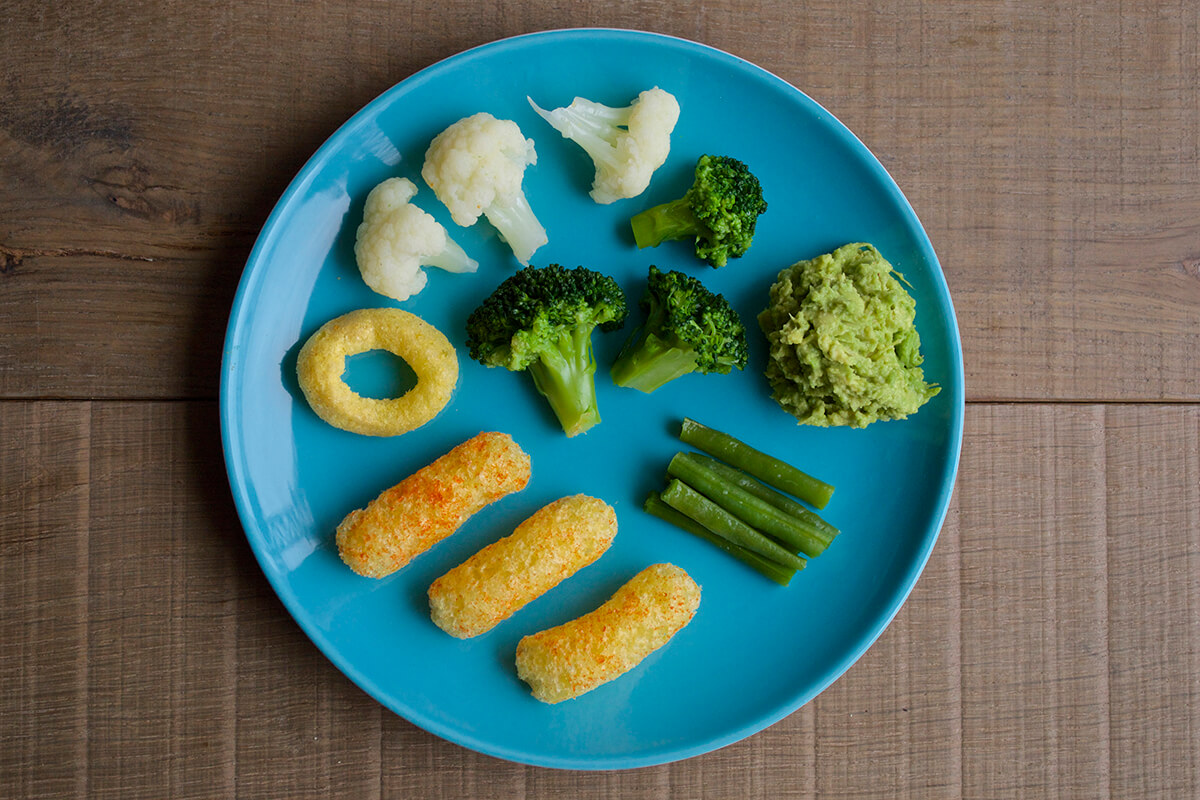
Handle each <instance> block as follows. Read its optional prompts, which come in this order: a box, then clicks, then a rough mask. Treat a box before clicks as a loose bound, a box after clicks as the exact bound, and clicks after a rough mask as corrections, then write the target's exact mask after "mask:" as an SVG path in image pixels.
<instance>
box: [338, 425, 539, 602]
mask: <svg viewBox="0 0 1200 800" xmlns="http://www.w3.org/2000/svg"><path fill="white" fill-rule="evenodd" d="M527 483H529V456H528V455H526V454H525V451H523V450H522V449H521V448H520V446H519V445H518V444H517V443H516V442H514V441H513V439H512V437H511V436H509V435H508V434H506V433H481V434H479V435H477V436H474V437H472V438H471V439H468V440H467V441H465V442H463V443H462V444H460V445H458V446H457V447H455V448H454V449H453V450H451V451H450V452H449V453H446V454H445V455H444V456H442V457H441V458H439V459H438V460H436V461H434V462H433V463H432V464H430V465H429V466H426V467H422V468H421V469H419V470H417V471H416V472H414V473H413V474H412V475H409V476H408V477H407V478H405V479H404V480H402V481H400V483H398V484H396V485H395V486H393V487H392V488H390V489H388V490H387V491H385V492H384V493H383V494H381V495H379V496H378V497H376V498H375V499H374V500H372V501H371V502H370V503H369V504H368V505H367V507H366V508H364V509H359V510H357V511H351V512H350V513H349V514H347V515H346V518H345V519H344V520H342V523H341V524H340V525H338V528H337V546H338V553H339V554H340V555H341V557H342V560H343V561H345V562H346V564H347V565H349V567H350V569H352V570H354V571H355V572H357V573H358V574H359V575H365V576H366V577H368V578H383V577H386V576H388V575H391V574H392V573H393V572H395V571H396V570H398V569H400V568H401V567H403V566H404V565H405V564H407V563H408V562H409V561H411V560H412V559H413V558H414V557H415V556H418V555H420V554H421V553H424V552H425V551H426V550H428V549H429V548H431V547H433V546H434V545H435V544H437V543H438V542H440V541H441V540H442V539H445V538H446V537H447V536H449V535H450V534H452V533H454V532H455V531H456V530H458V528H459V526H461V525H462V524H463V523H464V522H466V521H467V519H468V518H469V517H470V516H471V515H472V514H474V513H475V512H477V511H479V510H480V509H481V508H483V507H484V506H486V505H488V504H489V503H494V502H495V501H497V500H499V499H500V498H501V497H504V496H505V495H508V494H512V493H513V492H518V491H520V490H521V489H524V488H525V485H526V484H527Z"/></svg>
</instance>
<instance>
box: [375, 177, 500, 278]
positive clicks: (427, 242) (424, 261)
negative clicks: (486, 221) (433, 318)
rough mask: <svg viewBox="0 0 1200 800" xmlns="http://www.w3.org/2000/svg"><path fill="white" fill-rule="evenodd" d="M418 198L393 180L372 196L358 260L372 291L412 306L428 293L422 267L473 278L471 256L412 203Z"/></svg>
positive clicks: (405, 181) (406, 182)
mask: <svg viewBox="0 0 1200 800" xmlns="http://www.w3.org/2000/svg"><path fill="white" fill-rule="evenodd" d="M416 193H417V187H416V184H414V183H413V182H412V181H410V180H408V179H407V178H388V179H387V180H385V181H384V182H383V183H381V184H379V185H378V186H376V187H375V188H374V189H372V190H371V193H370V194H368V195H367V203H366V206H365V207H364V208H363V221H362V224H360V225H359V226H358V233H357V235H356V236H355V241H354V257H355V260H356V261H357V262H358V270H359V272H361V273H362V276H363V280H364V281H366V283H367V286H370V287H371V288H372V289H373V290H374V291H376V292H379V293H380V294H382V295H387V296H388V297H391V298H392V299H394V300H407V299H408V298H410V297H412V296H413V295H414V294H416V293H417V292H419V291H421V290H422V289H424V288H425V282H426V280H427V278H426V276H425V273H424V272H423V271H422V270H421V267H422V266H427V267H440V268H441V269H444V270H447V271H448V272H474V271H475V270H477V269H478V268H479V263H478V262H476V261H475V260H474V259H472V258H470V257H469V256H467V254H466V253H465V252H464V251H463V249H462V248H461V247H459V246H458V245H457V244H456V243H455V242H454V241H453V240H452V239H451V238H450V237H449V236H448V235H447V234H446V229H445V228H443V227H442V226H441V225H440V224H439V223H438V221H437V220H435V219H434V218H433V217H431V216H430V215H429V214H426V213H425V212H424V211H422V210H421V209H419V208H417V207H416V206H414V205H412V204H411V203H410V202H409V201H410V200H412V198H413V196H414V195H416Z"/></svg>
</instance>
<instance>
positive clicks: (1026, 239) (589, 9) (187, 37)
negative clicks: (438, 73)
mask: <svg viewBox="0 0 1200 800" xmlns="http://www.w3.org/2000/svg"><path fill="white" fill-rule="evenodd" d="M577 26H611V27H627V28H642V29H648V30H653V31H660V32H665V33H670V34H674V35H678V36H683V37H687V38H691V39H695V40H698V41H701V42H705V43H707V44H710V45H714V46H716V47H719V48H722V49H725V50H728V51H730V52H732V53H735V54H737V55H740V56H743V57H745V58H747V59H749V60H751V61H754V62H756V63H758V64H760V65H762V66H763V67H766V68H767V69H769V70H771V71H773V72H775V73H776V74H778V75H780V76H781V77H783V78H784V79H786V80H788V81H790V82H791V83H793V84H794V85H796V86H798V87H800V88H802V89H803V90H804V91H806V92H807V93H809V94H810V95H811V96H812V97H814V98H815V99H816V100H817V101H818V102H820V103H821V104H823V105H824V106H826V107H827V108H829V109H830V110H831V111H833V112H834V113H835V114H836V115H838V116H839V118H840V119H842V120H843V121H844V122H845V123H846V124H847V125H848V126H849V127H850V128H851V129H852V130H854V131H855V132H856V133H857V134H858V135H859V136H860V137H861V138H862V139H863V140H864V141H865V142H866V144H867V145H868V146H869V147H871V148H872V149H873V151H874V152H875V153H876V154H877V155H878V156H879V158H880V159H881V160H882V162H883V163H884V165H885V166H886V167H887V168H888V169H889V170H890V171H891V172H892V174H893V175H894V176H895V178H896V180H897V182H898V183H899V185H900V186H901V187H902V188H903V189H904V191H905V192H906V194H907V195H908V197H909V199H910V200H911V201H912V203H913V205H914V207H915V208H916V211H917V213H918V215H919V216H920V217H921V218H922V220H923V222H924V224H925V226H926V228H927V230H928V232H929V234H930V237H931V238H932V240H933V242H934V244H935V247H936V248H937V250H938V252H939V255H940V257H941V260H942V263H943V266H944V270H945V273H946V277H947V280H948V282H949V285H950V289H951V292H952V295H953V297H954V301H955V303H956V306H957V311H958V315H959V324H960V326H961V329H962V336H963V349H964V352H965V358H966V377H967V389H968V406H967V414H966V437H965V441H964V447H963V456H962V466H961V470H960V473H959V480H958V484H957V488H956V494H955V500H954V503H953V505H952V507H951V509H950V513H949V516H948V518H947V521H946V524H945V527H944V529H943V531H942V535H941V539H940V541H939V543H938V545H937V547H936V549H935V551H934V554H933V557H932V560H931V561H930V562H929V565H928V568H927V570H926V572H925V575H924V577H923V578H922V579H921V581H920V583H919V584H918V586H917V588H916V590H915V592H914V593H913V595H912V597H911V599H910V601H909V602H908V604H907V605H906V606H905V608H904V609H903V610H902V612H901V613H900V615H899V617H898V618H897V619H896V620H895V622H894V623H893V624H892V625H891V627H890V628H889V629H888V631H887V632H886V633H885V634H884V635H883V637H882V638H881V639H880V641H879V642H878V643H877V644H876V645H875V646H874V647H873V648H872V649H871V650H870V651H869V652H868V654H867V655H866V656H865V657H864V658H863V659H862V660H861V661H860V662H859V663H858V664H857V665H856V666H854V667H853V668H852V669H851V670H850V671H849V672H848V673H847V674H846V675H845V676H844V677H842V678H841V679H840V680H839V681H837V683H836V684H834V685H833V686H832V687H831V688H830V689H829V690H827V691H826V692H825V693H824V694H822V695H821V696H820V697H819V698H818V699H817V700H815V701H814V702H812V703H810V704H809V705H807V706H806V707H804V708H802V709H801V710H800V711H798V712H796V713H795V714H793V715H792V716H790V717H789V718H787V719H785V720H784V721H782V722H780V723H779V724H777V725H775V726H774V727H772V728H770V729H768V730H766V731H764V732H762V733H760V734H758V735H756V736H753V737H751V738H750V739H748V740H745V741H743V742H741V743H738V744H735V745H732V746H730V747H728V748H726V749H724V750H720V751H717V752H714V753H711V754H709V755H706V756H702V757H699V758H695V759H692V760H689V761H685V762H681V763H675V764H671V765H666V766H661V767H653V768H647V769H641V770H636V771H629V772H618V773H573V772H560V771H551V770H543V769H537V768H531V767H523V766H518V765H514V764H510V763H507V762H502V761H498V760H495V759H492V758H489V757H485V756H480V755H477V754H474V753H472V752H469V751H467V750H464V749H462V748H460V747H458V746H455V745H453V744H449V743H447V742H445V741H442V740H440V739H438V738H436V737H434V736H432V735H430V734H427V733H425V732H423V731H421V730H419V729H417V728H415V727H413V726H412V725H410V724H409V723H407V722H406V721H404V720H403V719H400V718H398V717H396V716H395V715H393V714H392V713H391V712H388V711H386V710H385V709H383V708H382V707H380V706H379V705H378V704H377V703H375V702H374V701H373V700H371V699H370V698H368V697H367V696H366V695H364V694H363V693H362V692H361V691H360V690H358V689H357V688H356V687H355V686H354V685H353V684H351V683H350V681H349V680H347V679H346V678H345V677H344V676H343V675H342V674H341V673H339V672H338V671H337V670H336V669H335V668H334V667H333V666H332V665H331V664H330V663H329V662H328V661H326V659H325V658H324V657H323V656H322V655H321V654H320V653H319V652H318V651H317V649H316V648H315V647H314V646H313V645H312V644H311V643H310V642H309V640H308V639H307V638H306V637H305V636H304V635H303V633H302V632H301V631H300V629H299V628H298V627H297V626H296V625H295V624H294V623H293V622H292V621H291V619H290V618H289V617H288V615H287V614H286V613H285V611H284V609H283V607H282V606H281V604H280V603H279V601H278V600H277V599H276V598H275V596H274V595H273V593H272V592H271V590H270V588H269V586H268V584H267V582H266V580H265V579H264V578H263V575H262V573H261V572H260V570H259V569H258V567H257V564H256V563H255V561H254V559H253V557H252V555H251V553H250V550H249V548H248V546H247V544H246V541H245V538H244V535H243V533H242V530H241V528H240V526H239V523H238V520H237V517H236V515H235V512H234V508H233V504H232V501H231V500H230V496H229V489H228V485H227V483H226V478H225V473H224V468H223V461H222V454H221V448H220V443H219V435H218V422H217V392H218V366H219V361H220V356H221V345H222V337H223V333H224V326H225V321H226V319H227V315H228V311H229V307H230V303H231V301H232V298H233V293H234V290H235V288H236V285H237V281H238V277H239V274H240V271H241V269H242V266H243V265H244V263H245V260H246V256H247V254H248V252H249V249H250V246H251V244H252V243H253V241H254V237H255V234H256V232H257V230H258V229H259V227H260V226H261V224H262V223H263V221H264V219H265V217H266V215H267V213H268V211H269V210H270V208H271V207H272V205H273V203H274V202H275V200H276V198H277V197H278V196H279V194H280V192H281V191H282V189H283V188H284V186H285V185H286V184H287V182H288V180H289V179H290V177H291V176H292V175H293V174H294V172H295V171H296V170H297V169H298V168H299V167H300V166H301V164H303V162H304V161H305V160H306V158H307V157H308V156H309V155H310V154H311V153H312V151H313V150H314V149H315V148H316V147H317V146H318V145H319V144H320V143H321V141H322V140H323V139H324V138H325V137H326V136H328V135H329V134H330V133H331V132H332V131H333V130H334V129H335V128H336V127H337V126H338V125H339V124H340V123H341V122H342V121H344V120H345V119H346V118H348V117H349V116H350V115H351V114H352V113H353V112H354V111H355V110H357V109H358V108H359V107H360V106H362V105H363V104H364V103H365V102H367V101H368V100H370V99H371V98H372V97H374V96H375V95H377V94H378V93H380V92H381V91H383V90H384V89H386V88H387V87H389V86H391V85H392V84H394V83H396V82H397V81H399V80H401V79H403V78H404V77H406V76H408V75H410V74H412V73H413V72H414V71H416V70H418V69H420V68H421V67H424V66H426V65H428V64H430V63H432V62H434V61H436V60H438V59H441V58H443V57H446V56H449V55H451V54H453V53H455V52H457V51H459V50H462V49H463V48H466V47H469V46H472V45H477V44H481V43H484V42H487V41H489V40H493V39H497V38H501V37H505V36H510V35H514V34H519V33H523V32H527V31H533V30H538V29H547V28H557V27H577ZM3 31H4V46H3V49H2V50H0V66H2V73H0V74H2V78H0V98H2V100H0V187H2V188H3V193H2V194H0V448H2V450H0V452H2V456H3V457H2V458H0V547H2V551H0V608H2V609H3V612H2V614H0V643H2V646H3V650H2V654H0V687H2V688H0V796H4V797H11V798H18V797H19V798H32V797H39V798H68V797H84V796H86V797H119V798H162V797H171V798H185V797H206V798H207V797H235V796H236V797H241V798H253V797H271V798H281V797H286V798H300V797H354V798H373V797H406V798H407V797H413V798H416V797H437V798H459V797H462V798H467V797H470V798H484V797H497V798H499V797H529V798H557V797H585V796H587V797H591V796H596V797H608V798H642V797H644V798H651V797H653V798H659V797H667V796H671V797H680V798H697V797H713V798H726V797H733V796H737V797H747V798H782V797H810V796H815V797H831V798H832V797H862V798H878V797H914V798H936V797H951V798H952V797H962V796H966V797H977V798H1000V797H1023V798H1024V797H1081V798H1107V797H1113V798H1133V797H1164V798H1184V797H1197V796H1200V766H1198V765H1200V358H1197V355H1198V354H1200V6H1198V5H1197V4H1196V3H1195V2H1194V1H1193V0H1173V1H1171V2H1167V0H1163V2H1151V1H1150V0H1144V1H1139V2H1133V1H1127V2H1120V3H1118V2H1114V1H1113V0H1098V1H1097V2H1094V3H1078V4H1070V5H1068V4H1059V3H1051V2H1028V3H999V2H967V0H953V1H951V2H945V3H922V2H919V0H899V1H898V2H878V3H843V2H833V0H813V2H808V3H804V4H792V3H788V2H778V1H772V0H759V1H758V2H745V3H736V2H733V1H732V0H709V2H702V3H697V4H694V5H690V6H686V7H681V8H678V9H677V8H675V7H674V6H673V5H672V4H670V3H666V2H663V1H662V0H648V1H647V2H641V3H637V4H631V5H630V6H629V7H625V6H622V5H620V4H616V3H606V4H595V5H591V4H586V3H564V2H548V1H545V0H515V1H514V2H489V1H488V0H484V2H470V3H468V2H460V0H444V2H442V3H440V4H425V3H413V2H370V3H355V4H345V5H338V4H335V3H328V2H307V3H284V2H280V1H279V0H246V1H245V2H241V3H230V4H225V3H214V2H182V1H181V0H168V1H167V2H159V3H109V4H105V3H85V2H80V1H79V0H63V2H57V3H43V2H32V1H31V0H10V2H8V3H7V4H5V10H4V12H3Z"/></svg>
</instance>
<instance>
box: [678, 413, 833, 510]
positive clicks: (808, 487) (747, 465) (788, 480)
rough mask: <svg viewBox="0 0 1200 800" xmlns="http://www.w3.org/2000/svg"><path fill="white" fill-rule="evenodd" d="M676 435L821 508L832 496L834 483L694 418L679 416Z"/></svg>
mask: <svg viewBox="0 0 1200 800" xmlns="http://www.w3.org/2000/svg"><path fill="white" fill-rule="evenodd" d="M679 438H680V440H681V441H682V442H683V443H684V444H690V445H691V446H692V447H695V448H696V449H698V450H703V451H704V452H706V453H708V454H709V455H710V456H714V457H716V458H719V459H721V460H722V461H724V462H726V463H728V464H730V465H732V466H734V467H736V468H738V469H740V470H741V471H742V472H747V473H749V474H750V475H753V476H754V477H756V478H758V479H759V480H760V481H762V482H763V483H766V484H769V485H771V486H774V487H775V488H776V489H778V490H780V491H781V492H788V493H790V494H793V495H795V496H796V497H799V498H800V499H801V500H803V501H804V502H806V503H808V504H810V505H812V506H814V507H816V508H824V507H825V506H826V504H828V503H829V499H830V498H831V497H833V488H834V487H833V486H831V485H829V484H828V483H826V482H825V481H822V480H819V479H818V478H814V477H813V476H812V475H809V474H808V473H806V472H804V471H803V470H800V469H797V468H796V467H794V466H792V465H791V464H789V463H787V462H786V461H783V460H781V459H778V458H776V457H775V456H772V455H768V454H766V453H764V452H762V451H761V450H757V449H755V448H753V447H751V446H750V445H748V444H746V443H745V442H743V441H741V440H740V439H735V438H734V437H732V436H730V435H729V434H728V433H725V432H723V431H719V430H716V429H714V428H710V427H708V426H707V425H702V424H701V423H699V422H697V421H696V420H694V419H690V418H685V419H684V420H683V425H682V427H681V428H680V429H679Z"/></svg>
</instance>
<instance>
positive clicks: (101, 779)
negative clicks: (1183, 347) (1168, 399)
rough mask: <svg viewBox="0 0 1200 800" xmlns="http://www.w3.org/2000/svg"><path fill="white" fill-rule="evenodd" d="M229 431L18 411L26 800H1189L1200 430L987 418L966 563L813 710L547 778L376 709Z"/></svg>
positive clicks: (961, 558) (13, 466)
mask: <svg viewBox="0 0 1200 800" xmlns="http://www.w3.org/2000/svg"><path fill="white" fill-rule="evenodd" d="M215 413H216V410H215V407H214V404H212V403H211V402H196V403H153V402H134V403H100V404H94V403H93V404H88V403H73V402H69V403H55V402H16V401H13V402H6V403H0V446H3V448H4V450H5V452H19V453H24V454H27V457H24V458H22V459H20V460H15V461H14V460H12V459H5V460H3V461H0V500H2V501H3V505H2V506H0V510H2V512H0V513H2V514H3V516H2V517H0V519H2V520H3V526H0V532H2V535H3V538H2V539H0V548H2V552H3V554H4V558H3V560H0V570H3V573H2V574H0V578H2V579H3V580H2V582H0V592H3V595H2V596H0V600H2V601H3V603H4V607H5V609H6V610H7V611H6V614H5V615H4V616H3V617H2V618H0V632H2V634H3V637H4V639H3V640H4V641H5V643H6V652H5V654H4V656H3V657H2V658H0V685H2V686H3V690H2V692H0V790H2V791H0V793H2V794H3V795H4V796H6V797H22V798H43V797H45V798H50V797H54V798H69V797H122V798H142V797H145V798H155V797H164V796H169V797H174V798H188V797H214V796H227V797H233V796H237V797H245V798H256V797H264V798H266V797H280V796H288V797H294V798H303V797H330V796H351V795H353V796H356V797H366V798H383V797H434V798H442V799H448V798H511V797H517V798H549V797H564V796H581V797H583V796H586V797H598V798H614V799H615V798H643V797H644V798H660V797H680V798H684V797H686V798H705V797H713V798H717V797H729V796H731V794H733V793H735V792H736V794H737V795H738V796H745V797H747V798H767V797H771V798H776V797H784V798H786V797H797V798H799V797H820V798H875V797H884V796H886V797H899V798H905V797H911V798H935V797H988V798H1007V797H1013V798H1017V797H1030V796H1039V797H1072V796H1081V797H1088V798H1107V797H1113V798H1119V797H1134V796H1137V797H1170V798H1177V797H1190V796H1195V794H1196V793H1197V792H1200V775H1198V774H1197V769H1196V766H1195V765H1196V764H1197V763H1198V762H1197V755H1198V748H1200V705H1198V704H1197V695H1198V692H1200V677H1198V676H1200V669H1198V668H1200V664H1198V663H1197V661H1198V660H1200V656H1198V653H1200V623H1198V621H1197V615H1196V609H1197V608H1198V607H1200V569H1197V566H1198V564H1197V560H1198V559H1200V406H1196V405H1176V406H1152V407H1143V406H1122V405H1078V406H1071V407H1066V408H1064V407H1054V406H1042V405H1026V404H1016V405H1011V404H980V405H972V406H971V407H970V408H969V413H968V419H967V439H966V441H967V446H966V448H965V449H964V452H963V462H962V471H961V478H960V482H959V485H958V488H957V494H956V499H955V501H954V503H953V504H952V508H951V511H950V514H949V516H948V517H947V521H946V524H945V526H944V528H943V532H942V536H941V538H940V540H939V542H938V545H937V547H936V548H935V550H934V553H933V556H932V557H931V559H930V562H929V564H928V567H927V568H926V571H925V573H924V575H923V576H922V578H921V580H920V582H919V583H918V584H917V587H916V589H915V590H914V592H913V594H912V596H911V597H910V599H909V601H908V603H907V604H906V605H905V606H904V608H903V609H902V610H901V612H900V614H899V616H898V617H897V619H896V620H895V621H894V623H893V624H892V625H891V626H890V627H889V628H888V630H887V631H886V632H885V633H884V634H883V636H882V637H881V639H880V640H879V641H878V642H877V643H876V644H875V646H874V647H872V648H871V649H870V650H869V651H868V652H867V654H866V655H865V656H864V657H863V658H862V659H861V660H860V661H859V662H858V663H857V664H856V665H855V666H854V667H853V668H851V670H850V671H849V672H848V673H847V674H846V675H844V676H843V677H842V678H841V679H839V680H838V681H837V682H836V683H835V684H834V685H833V686H832V687H830V689H828V690H827V691H826V692H825V693H823V694H822V695H821V696H819V697H818V698H817V699H816V700H815V701H814V702H813V703H811V704H809V705H808V706H806V707H804V708H802V709H801V710H800V711H798V712H797V713H795V714H793V715H792V716H790V717H788V718H786V719H784V720H783V721H781V722H780V723H778V724H777V725H775V726H773V727H771V728H769V729H767V730H766V731H763V732H762V733H760V734H758V735H756V736H753V737H751V738H750V739H747V740H744V741H742V742H739V743H737V744H734V745H731V746H730V747H727V748H725V749H722V750H718V751H715V752H713V753H710V754H707V755H704V756H701V757H698V758H695V759H690V760H687V761H682V762H678V763H675V764H668V765H663V766H660V767H652V768H647V769H642V770H633V771H625V772H614V773H586V772H569V771H556V770H542V769H536V768H531V767H523V766H519V765H515V764H510V763H507V762H503V761H498V760H496V759H492V758H489V757H487V756H481V755H478V754H475V753H471V752H469V751H466V750H464V749H462V748H460V747H458V746H456V745H453V744H450V743H448V742H445V741H443V740H441V739H438V738H437V737H434V736H432V735H431V734H428V733H425V732H424V731H421V730H419V729H417V728H415V727H413V726H412V725H410V724H408V723H407V722H405V721H404V720H402V719H400V718H399V717H397V716H395V715H393V714H392V713H391V712H388V711H386V710H384V709H382V708H381V707H380V706H379V705H378V704H376V703H375V702H374V701H373V700H371V699H370V698H368V697H367V696H366V695H364V694H363V693H362V692H360V691H359V690H358V689H357V688H355V687H354V686H353V685H352V684H351V683H350V682H349V681H348V680H347V679H346V678H345V677H344V676H342V675H341V674H340V673H339V672H337V670H336V669H334V668H333V666H332V665H331V664H329V662H328V661H326V660H325V659H324V657H323V656H321V655H320V653H319V652H318V651H317V650H316V648H315V647H314V646H313V645H312V644H311V643H310V642H309V641H308V640H307V639H306V638H305V637H304V635H303V634H302V633H301V631H300V630H299V628H298V627H297V626H296V625H295V623H294V622H293V621H292V620H291V619H290V617H288V615H287V614H286V612H285V611H284V609H283V607H282V606H281V605H280V603H279V602H278V601H277V600H276V599H275V597H274V595H273V594H272V592H271V589H270V587H269V586H268V585H267V583H266V581H265V579H264V578H263V576H262V574H261V573H260V572H259V570H258V568H257V565H256V564H255V563H254V561H253V558H252V556H251V555H250V552H249V548H248V547H247V545H246V543H245V540H244V537H243V535H242V533H241V530H240V528H239V526H238V523H237V520H236V516H235V514H234V512H233V509H232V504H231V501H230V500H229V498H228V496H227V489H226V487H225V485H224V476H223V472H222V467H221V455H220V452H219V448H218V446H217V445H216V441H217V440H216V436H215V433H216V428H215V426H216V422H215Z"/></svg>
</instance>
